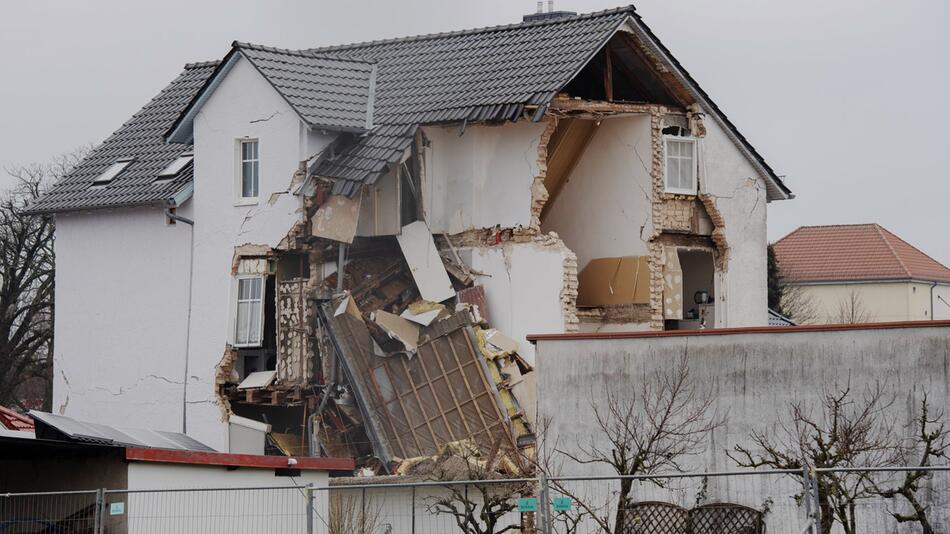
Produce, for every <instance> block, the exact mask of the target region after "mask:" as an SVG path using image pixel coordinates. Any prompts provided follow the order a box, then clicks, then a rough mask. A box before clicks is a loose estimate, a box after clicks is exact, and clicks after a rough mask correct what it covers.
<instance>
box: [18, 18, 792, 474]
mask: <svg viewBox="0 0 950 534" xmlns="http://www.w3.org/2000/svg"><path fill="white" fill-rule="evenodd" d="M791 197H792V194H791V193H790V191H789V190H788V188H787V187H785V186H784V185H783V183H782V181H781V179H780V178H779V177H778V176H777V175H776V174H775V173H774V172H773V171H772V169H771V168H770V167H769V166H768V165H767V164H766V163H765V161H764V160H763V158H762V157H761V156H760V155H759V154H758V152H756V151H755V149H754V148H753V147H752V146H751V144H750V143H749V142H748V141H747V140H746V138H745V137H743V136H742V135H741V134H740V133H739V132H738V130H737V129H736V127H735V126H734V125H733V124H732V123H731V122H730V121H729V120H728V118H726V116H725V115H724V114H723V113H722V111H721V110H720V109H719V108H718V107H717V106H716V105H715V104H714V103H713V102H712V101H711V100H710V99H709V97H708V95H706V93H705V92H704V91H703V90H702V89H701V88H700V87H699V86H698V84H697V83H696V82H695V80H693V79H692V78H691V77H690V76H689V74H688V73H687V72H686V71H685V69H684V68H683V67H682V66H681V65H680V64H679V63H678V62H677V61H676V60H675V59H674V58H673V57H672V55H671V54H670V53H669V51H668V50H667V49H666V48H665V47H664V46H663V45H662V44H661V43H660V42H659V40H658V39H657V37H656V36H655V35H654V34H653V33H652V32H651V31H650V30H649V28H647V26H646V25H645V24H644V23H643V21H642V20H641V18H640V17H639V16H638V15H637V13H636V12H635V11H634V9H633V8H632V7H625V8H619V9H613V10H609V11H602V12H598V13H590V14H581V15H578V14H574V13H567V12H553V13H539V14H535V15H530V16H527V17H525V20H524V21H523V22H521V23H517V24H511V25H506V26H498V27H492V28H483V29H477V30H465V31H459V32H453V33H447V34H436V35H426V36H419V37H409V38H400V39H392V40H386V41H378V42H371V43H361V44H353V45H342V46H336V47H327V48H321V49H308V50H283V49H276V48H269V47H264V46H258V45H251V44H246V43H240V42H235V43H234V45H233V46H232V48H231V50H230V51H229V52H228V53H227V55H226V56H225V57H224V58H223V59H222V60H220V61H217V62H209V63H199V64H190V65H187V66H186V67H185V69H184V71H183V72H182V73H181V74H180V75H179V76H178V77H177V78H176V79H175V80H173V81H172V83H171V84H170V85H169V86H168V87H166V88H165V89H164V90H163V91H162V92H161V93H160V94H159V95H158V96H157V97H156V98H155V99H153V100H152V101H151V102H150V103H149V104H147V105H146V106H145V107H144V108H143V109H142V110H141V111H139V112H138V113H137V114H136V115H135V116H133V118H132V119H131V120H130V121H129V122H127V123H126V124H125V125H123V126H122V128H120V129H119V130H118V131H117V132H116V133H115V134H113V135H112V136H111V137H110V138H109V139H107V140H106V141H105V142H104V143H103V144H102V145H100V146H99V147H98V148H97V149H96V150H95V151H93V153H92V154H91V155H90V156H89V157H88V158H87V159H86V160H85V161H83V162H82V163H81V164H80V165H79V166H78V167H77V168H76V169H75V170H74V171H73V172H72V173H71V174H70V175H69V176H67V177H66V178H65V179H63V180H62V181H61V182H60V183H58V184H56V186H55V187H53V188H52V190H51V191H50V192H49V193H47V194H46V195H45V196H44V197H43V198H41V199H40V200H39V201H38V202H37V203H36V204H34V205H33V206H32V207H31V210H32V211H33V212H34V213H42V214H50V215H54V216H55V217H56V224H57V226H56V231H57V235H56V257H57V278H56V288H57V294H56V299H57V300H56V314H57V316H56V331H55V339H56V349H55V351H56V352H55V385H54V402H53V406H54V410H57V411H58V412H59V413H63V414H68V415H70V416H74V417H78V418H82V419H86V420H103V422H109V421H123V420H137V419H144V420H147V421H149V425H150V426H152V427H156V428H166V429H173V430H183V431H186V432H187V433H189V434H190V435H193V436H195V437H196V438H198V439H200V440H201V441H203V442H205V443H208V444H209V445H211V446H213V447H215V448H218V449H220V450H227V443H226V441H227V432H226V426H225V425H224V422H226V421H227V420H228V417H229V416H230V414H231V413H232V412H233V413H237V414H239V415H242V416H245V417H250V418H252V419H257V420H262V419H266V420H267V421H268V422H269V423H270V424H271V425H272V426H273V428H274V431H275V432H276V433H279V434H285V435H287V436H291V437H289V438H287V439H288V442H290V443H296V445H297V446H300V447H302V448H305V449H307V450H309V451H311V452H314V453H321V452H323V453H327V454H329V455H331V456H339V455H340V454H341V453H340V447H342V446H343V445H342V443H343V442H350V441H361V442H366V443H370V444H371V447H370V448H369V449H368V450H367V449H362V450H355V451H349V452H350V453H351V454H350V455H353V456H359V457H361V458H362V459H363V460H367V461H370V463H372V461H371V460H375V461H377V462H378V463H379V464H381V465H382V468H381V469H382V470H383V471H388V470H389V466H388V465H387V464H388V460H391V458H389V457H388V456H387V455H386V454H385V453H384V451H385V450H388V449H392V450H393V451H395V452H394V454H393V456H400V455H399V454H395V453H396V452H399V450H401V449H400V446H399V445H400V443H402V442H403V441H406V440H412V441H413V446H412V447H409V446H408V445H407V446H406V447H405V448H403V449H402V450H405V451H408V450H409V449H412V450H413V451H417V452H425V453H430V452H432V451H434V450H436V449H437V448H438V446H440V445H444V443H445V442H447V441H450V440H454V439H461V438H465V439H468V438H471V439H476V441H477V440H478V439H483V438H480V437H478V436H476V434H478V432H481V431H480V430H478V429H477V428H476V429H472V428H469V426H468V423H469V422H470V421H468V420H465V417H464V414H463V412H465V409H466V408H465V405H466V403H467V402H469V401H471V402H473V403H474V402H476V401H477V398H475V397H477V396H478V395H477V394H476V393H473V392H472V390H471V388H468V387H467V385H469V384H468V382H466V383H465V384H466V387H463V385H462V383H461V382H458V383H455V384H451V385H450V386H449V389H444V386H446V384H449V383H450V382H451V380H453V378H452V377H453V376H456V375H452V373H451V372H450V371H451V370H449V371H446V370H445V369H444V368H443V369H442V371H441V372H442V373H443V374H442V375H438V376H436V375H434V374H433V373H434V371H433V370H432V369H428V368H426V367H425V366H426V365H427V361H428V362H432V361H433V360H431V359H429V360H427V359H426V358H436V357H437V356H435V355H437V354H439V353H438V351H436V350H433V352H432V354H434V356H426V354H429V352H427V350H428V348H433V349H435V348H437V346H438V345H439V343H441V342H442V341H444V340H445V339H446V338H448V337H450V335H451V332H452V331H455V330H453V329H456V330H457V329H459V328H460V329H461V330H458V331H461V332H468V334H466V335H467V336H469V337H468V338H467V339H475V338H474V337H472V336H476V335H477V336H483V335H489V336H492V335H495V333H496V332H497V333H498V336H500V335H502V334H503V335H504V339H507V340H508V341H510V343H508V342H502V341H498V340H500V339H502V338H501V337H498V336H496V337H495V340H496V341H492V342H491V344H492V346H493V347H495V348H500V351H499V354H501V353H504V354H505V355H507V356H506V357H504V358H501V359H500V360H497V362H498V366H499V367H498V369H503V366H504V365H508V367H507V368H508V369H509V370H510V369H511V368H512V366H513V363H512V362H513V361H515V360H517V362H518V363H519V365H518V366H516V367H520V369H521V371H522V372H523V373H525V375H524V376H525V377H526V376H528V373H530V365H531V363H532V362H533V359H534V354H533V350H534V349H533V347H532V346H531V345H530V344H528V343H527V342H526V341H525V336H526V335H527V334H528V333H535V334H536V333H564V332H572V331H587V332H593V331H617V330H648V329H653V330H660V329H688V328H717V327H735V326H759V325H766V324H767V318H768V315H767V308H766V276H765V273H766V244H767V243H766V211H767V205H768V203H769V202H771V201H774V200H783V199H788V198H791ZM410 229H411V230H410ZM393 236H395V238H394V237H393ZM439 258H441V259H442V261H441V262H440V261H438V259H439ZM340 266H343V267H344V269H343V272H344V273H345V276H343V277H342V278H343V279H342V280H338V277H337V271H339V267H340ZM341 289H342V290H346V291H348V292H349V293H347V294H349V295H350V296H351V297H352V298H350V299H349V300H344V302H343V303H342V304H343V306H340V307H339V310H340V311H338V312H337V313H335V314H334V313H328V312H327V310H329V311H330V312H332V311H333V310H337V309H338V306H339V305H340V304H341V302H340V300H339V295H338V294H339V292H340V291H339V290H341ZM438 303H441V304H438ZM463 303H469V304H472V305H473V308H471V309H477V317H475V318H474V319H472V320H471V321H469V322H466V321H467V320H468V319H465V320H460V321H461V322H459V321H456V322H455V323H452V322H451V321H449V320H448V319H446V320H444V321H436V322H435V323H431V324H430V323H429V322H427V321H430V322H431V321H432V320H433V318H438V319H441V318H443V317H446V316H450V317H456V316H455V315H452V313H453V312H455V313H458V312H459V310H461V309H465V306H462V304H463ZM348 306H349V307H348ZM443 307H444V308H443ZM343 309H347V310H350V311H352V312H353V313H350V314H343V315H340V314H341V313H342V310H343ZM437 309H438V310H443V309H445V312H442V311H435V310H437ZM354 310H355V311H354ZM388 312H394V314H392V316H391V314H389V313H388ZM400 313H401V314H403V315H404V316H411V317H410V319H411V320H409V321H407V320H404V319H401V318H399V317H395V315H396V314H400ZM423 313H431V314H432V315H431V316H430V317H428V318H420V317H421V316H420V315H419V314H423ZM407 314H408V315H407ZM327 316H334V317H343V318H346V317H352V318H356V319H357V321H358V323H359V325H358V328H359V329H361V330H359V332H362V334H360V335H366V337H365V338H363V340H362V342H361V343H362V345H361V347H362V348H360V349H359V350H362V351H364V352H367V353H368V354H369V355H370V360H367V361H369V364H368V365H369V368H368V369H370V371H368V372H373V373H377V372H378V373H381V374H379V375H378V376H374V377H373V378H372V380H371V379H370V377H367V376H364V375H362V374H361V373H358V372H354V369H357V368H358V366H355V364H354V361H355V360H354V359H353V358H351V357H343V358H337V357H336V356H334V354H335V353H337V354H339V353H351V352H352V350H353V349H354V346H350V345H347V344H346V343H344V341H346V340H344V339H343V336H342V335H341V333H340V330H339V328H341V326H340V325H339V324H335V320H334V319H332V317H331V318H330V319H327ZM393 317H395V319H393ZM348 320H349V319H348ZM419 323H421V324H419ZM450 323H451V324H452V325H453V326H451V327H449V326H446V325H447V324H450ZM476 323H477V324H476ZM407 325H408V326H407ZM439 325H441V326H439ZM488 327H491V329H489V328H488ZM367 329H368V332H369V333H368V334H366V332H367ZM359 332H358V333H359ZM381 332H382V333H384V335H383V336H382V337H381V336H380V335H379V334H380V333H381ZM486 332H488V333H487V334H486ZM385 334H388V337H387V336H386V335H385ZM369 335H372V336H373V341H372V343H370V342H369V341H368V339H367V338H368V337H369ZM389 338H393V339H389ZM459 339H465V338H464V336H463V337H461V338H459ZM479 339H481V337H479ZM387 340H388V341H394V340H395V341H398V343H396V346H395V348H394V346H393V345H392V344H391V343H387ZM495 343H498V344H499V345H505V346H506V347H507V348H505V347H499V346H497V345H495ZM472 346H474V345H472ZM357 348H359V347H357ZM482 350H484V346H482ZM348 351H350V352H348ZM384 353H385V354H389V355H390V357H389V358H378V355H380V354H384ZM416 353H417V354H418V355H420V356H419V357H418V358H412V356H413V354H416ZM374 354H375V355H376V356H373V355H374ZM394 354H395V356H393V355H394ZM514 354H518V355H519V356H520V357H519V358H514V359H512V358H513V355H514ZM463 356H464V355H463ZM372 358H378V361H377V360H372ZM393 358H397V359H393ZM506 358H507V359H506ZM383 360H386V361H387V362H389V363H387V364H386V365H395V366H397V367H398V368H399V369H405V370H406V371H405V373H406V375H405V376H404V375H399V376H395V374H393V373H396V372H397V371H394V370H393V369H391V368H389V367H386V366H384V365H383V364H381V363H379V362H381V361H383ZM462 360H464V358H462V359H461V360H460V359H456V360H455V361H458V362H459V371H458V372H459V374H460V375H461V374H462V373H463V368H464V367H466V366H465V364H464V361H462ZM476 360H480V358H476ZM492 361H496V360H492ZM374 362H376V363H374ZM392 362H397V363H392ZM503 362H506V363H503ZM478 365H479V366H480V365H482V364H481V363H479V364H478ZM354 366H355V367H354ZM417 366H418V367H417ZM381 369H386V370H385V371H381ZM433 369H434V368H433ZM252 371H257V372H259V373H264V374H259V375H254V376H252V381H251V382H253V384H251V383H245V384H244V385H243V386H236V385H235V384H236V382H239V381H242V380H244V379H245V378H246V377H247V376H249V375H250V374H251V373H252ZM482 371H483V372H487V373H488V374H491V375H493V376H494V375H495V374H496V373H494V370H493V368H491V367H490V366H489V367H488V368H484V369H482ZM398 372H399V373H402V371H398ZM387 373H388V374H387ZM519 376H520V375H519ZM499 377H500V378H499ZM510 377H511V375H510V373H508V372H504V373H502V374H501V375H498V376H494V382H492V381H491V380H488V381H484V382H485V387H486V388H487V389H486V390H485V394H486V395H488V396H489V397H491V398H494V399H495V400H496V402H495V403H494V408H492V410H493V412H492V413H494V414H495V415H496V416H497V419H498V421H499V423H498V424H502V425H503V426H502V427H497V426H494V425H495V423H492V422H491V421H484V420H483V421H481V422H480V424H482V425H483V426H484V428H483V429H482V430H484V431H485V432H486V433H490V432H492V431H494V430H492V429H497V428H505V425H507V427H508V428H509V429H510V428H514V430H512V431H511V433H512V435H513V439H514V438H517V440H518V441H519V443H521V441H523V440H522V438H523V437H525V436H527V435H529V434H530V428H529V427H527V426H525V425H528V424H529V423H530V421H528V420H529V419H530V416H526V415H525V412H526V411H527V412H530V411H531V410H530V407H529V405H530V404H531V402H532V401H531V400H530V397H531V394H528V393H524V391H525V389H530V388H529V387H528V386H524V385H523V389H522V393H518V392H517V391H516V390H515V389H512V390H511V391H514V393H511V396H513V397H518V396H520V397H521V401H520V404H521V406H520V407H518V406H517V404H518V403H517V402H516V401H517V399H512V398H509V394H508V393H507V392H508V391H509V388H513V387H514V386H513V385H512V383H511V378H510ZM442 378H444V382H441V383H439V380H442ZM523 378H524V377H523ZM473 380H474V378H473ZM526 380H527V379H526ZM489 382H491V383H489ZM519 383H520V382H519ZM528 383H530V380H527V381H526V382H524V384H528ZM425 385H428V386H431V390H432V394H433V395H434V396H435V397H436V401H437V402H436V403H435V404H438V405H439V408H438V409H436V408H433V407H432V405H433V403H432V402H425V400H426V399H418V398H416V399H415V400H413V399H412V398H411V397H412V396H413V394H418V392H419V391H420V390H421V388H423V386H425ZM252 386H253V387H252ZM439 388H443V389H439ZM407 391H409V392H412V393H406V392H407ZM439 395H441V397H439ZM469 395H474V397H472V398H469ZM354 396H355V397H356V401H357V402H356V405H358V406H359V407H360V410H362V411H360V410H357V409H356V408H354V404H353V402H351V401H352V400H353V398H354ZM397 401H398V402H397ZM410 401H411V402H416V401H418V405H419V406H421V408H419V409H421V410H422V415H424V416H425V417H423V419H425V421H427V423H426V424H428V421H430V420H431V419H432V417H434V416H436V415H438V414H433V413H428V412H426V410H433V411H437V412H440V413H441V414H442V415H443V416H445V415H446V413H448V412H449V411H450V410H452V409H456V410H457V412H456V414H455V415H463V417H461V419H463V420H465V428H462V427H459V428H455V429H453V428H450V427H447V428H432V427H431V426H430V427H429V428H427V429H425V431H424V432H423V431H419V430H418V429H409V430H406V429H405V428H402V427H400V425H399V424H396V423H400V421H396V420H399V419H400V418H402V417H405V418H406V419H407V420H409V419H411V414H409V413H408V412H407V410H408V408H406V403H409V402H410ZM396 406H401V407H402V408H401V409H402V412H399V411H398V410H397V408H396ZM414 406H415V405H414ZM453 406H454V408H453ZM484 409H488V408H487V407H486V408H484ZM526 409H527V410H526ZM331 412H332V415H330V414H331ZM397 412H398V413H397ZM314 414H316V415H314ZM473 417H474V416H473ZM445 419H446V420H447V421H456V420H459V419H460V418H459V417H454V416H453V417H445ZM304 421H307V422H306V423H304ZM519 421H520V422H519ZM400 424H401V423H400ZM446 424H447V425H449V424H450V423H448V422H447V423H446ZM519 425H522V426H521V427H519ZM410 426H411V425H410ZM413 428H414V427H413ZM519 428H520V429H521V430H518V429H519ZM293 436H295V438H294V437H293ZM354 436H362V437H364V438H368V439H362V440H356V439H350V438H353V437H354ZM344 438H346V439H344ZM397 442H399V443H397ZM402 444H403V445H405V443H402ZM519 446H521V445H520V444H519ZM381 451H383V452H381ZM331 453H335V454H331Z"/></svg>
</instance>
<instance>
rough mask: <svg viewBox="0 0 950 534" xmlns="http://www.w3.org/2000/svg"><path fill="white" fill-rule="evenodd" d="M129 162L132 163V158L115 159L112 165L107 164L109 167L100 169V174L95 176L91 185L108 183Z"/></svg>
mask: <svg viewBox="0 0 950 534" xmlns="http://www.w3.org/2000/svg"><path fill="white" fill-rule="evenodd" d="M131 163H132V158H122V159H117V160H116V161H115V163H113V164H112V165H109V168H107V169H106V170H104V171H102V174H100V175H99V176H96V179H95V180H93V181H92V185H106V184H108V183H109V182H111V181H112V180H114V179H115V177H116V176H118V175H119V174H121V173H122V171H124V170H125V168H126V167H128V166H129V165H130V164H131Z"/></svg>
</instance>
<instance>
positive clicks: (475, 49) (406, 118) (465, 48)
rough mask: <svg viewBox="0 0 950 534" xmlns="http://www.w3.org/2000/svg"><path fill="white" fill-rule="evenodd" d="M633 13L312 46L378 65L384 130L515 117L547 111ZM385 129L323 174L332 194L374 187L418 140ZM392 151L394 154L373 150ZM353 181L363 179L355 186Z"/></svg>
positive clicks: (407, 132)
mask: <svg viewBox="0 0 950 534" xmlns="http://www.w3.org/2000/svg"><path fill="white" fill-rule="evenodd" d="M632 13H633V8H632V7H624V8H619V9H613V10H609V11H602V12H599V13H590V14H585V15H576V16H568V17H564V18H560V19H553V20H545V21H539V22H525V23H520V24H510V25H506V26H495V27H491V28H481V29H476V30H465V31H458V32H450V33H441V34H433V35H424V36H419V37H406V38H401V39H391V40H387V41H375V42H369V43H359V44H353V45H344V46H335V47H327V48H317V49H311V50H308V51H307V52H309V53H313V54H319V55H328V54H335V55H339V56H340V57H348V58H360V59H365V60H369V61H374V62H376V63H377V64H378V69H379V70H378V76H377V84H376V94H375V120H376V122H377V123H379V124H382V125H390V126H392V125H417V124H427V123H439V122H460V121H465V120H468V121H480V120H515V119H518V118H519V117H521V116H522V114H523V112H524V110H525V106H529V105H543V104H545V103H547V102H548V101H549V100H550V99H551V98H552V97H554V96H555V95H556V94H557V92H558V90H560V89H561V88H562V87H563V86H564V85H565V84H566V83H567V82H568V81H570V80H571V78H573V77H574V76H575V75H576V74H577V72H578V71H579V70H580V69H581V68H582V67H583V66H584V64H585V63H586V62H587V61H588V59H589V58H590V57H591V56H592V55H593V54H595V53H596V52H597V51H598V50H599V49H600V47H601V46H602V45H603V44H604V42H606V40H607V39H608V38H609V37H610V36H611V35H612V34H613V32H614V30H616V29H617V28H618V27H619V26H620V24H621V23H623V22H624V21H625V20H626V18H627V17H628V16H630V15H631V14H632ZM396 130H397V129H396V128H394V127H393V128H381V129H380V130H379V133H381V134H383V135H384V136H385V139H383V140H380V139H375V136H376V135H377V132H373V133H371V134H370V136H369V137H368V138H366V139H363V140H362V141H360V142H359V143H357V144H356V145H354V146H353V147H352V148H351V149H350V150H348V151H345V152H343V153H342V154H341V155H340V156H338V157H337V158H336V159H334V160H332V161H330V160H327V161H324V162H322V163H321V164H320V165H319V166H318V167H317V169H316V170H315V174H317V175H319V176H325V177H329V178H338V179H340V180H339V181H337V182H336V184H335V185H334V189H333V192H334V193H336V194H352V193H353V192H355V191H356V190H357V189H358V184H359V183H373V182H375V181H376V180H377V179H378V178H379V176H381V174H382V173H383V172H385V170H386V168H387V165H388V164H390V163H392V162H393V161H394V160H395V159H397V158H399V157H400V156H401V155H402V153H403V151H404V150H405V148H406V147H408V146H409V145H410V143H411V141H412V138H411V135H412V133H413V132H414V129H411V128H405V129H403V130H402V131H403V132H404V134H403V135H401V136H399V135H395V134H394V132H395V131H396ZM381 145H382V146H384V147H385V148H387V149H388V150H373V149H374V148H380V146H381ZM353 182H355V183H353Z"/></svg>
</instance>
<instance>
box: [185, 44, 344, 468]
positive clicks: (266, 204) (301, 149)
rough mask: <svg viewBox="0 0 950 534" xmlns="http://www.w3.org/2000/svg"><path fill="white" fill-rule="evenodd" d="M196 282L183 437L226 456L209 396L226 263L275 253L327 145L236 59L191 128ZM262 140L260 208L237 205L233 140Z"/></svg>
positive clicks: (227, 321) (226, 311)
mask: <svg viewBox="0 0 950 534" xmlns="http://www.w3.org/2000/svg"><path fill="white" fill-rule="evenodd" d="M194 135H195V175H196V179H195V197H194V200H193V202H194V213H195V220H196V224H195V281H194V287H195V290H194V297H193V298H194V312H193V321H192V328H191V363H190V372H189V380H190V382H189V389H188V395H189V403H190V404H189V411H188V432H189V434H192V435H193V436H195V437H196V438H198V439H199V440H201V441H203V442H205V443H207V444H208V445H210V446H212V447H214V448H216V449H219V450H227V432H226V430H227V426H226V425H225V424H224V423H223V422H222V413H221V409H220V407H219V406H217V405H216V399H215V395H214V368H215V366H216V365H217V364H218V362H219V361H220V360H221V356H222V355H223V353H224V348H225V343H227V342H228V341H229V339H230V338H231V336H232V334H233V321H232V317H231V312H230V310H231V309H232V306H231V300H232V298H233V296H232V294H231V291H232V287H233V284H232V277H231V275H230V273H231V262H232V259H233V255H234V247H235V245H242V244H261V245H268V246H271V247H275V246H277V245H278V244H279V242H280V240H281V239H282V238H283V237H284V236H285V235H286V234H287V231H288V230H290V228H291V227H292V226H293V224H294V223H295V222H296V221H297V220H298V219H299V218H300V217H301V213H300V212H299V210H300V209H301V207H302V204H301V199H300V197H296V196H294V195H292V194H290V193H289V192H288V190H289V187H290V183H291V179H292V177H293V174H294V172H295V171H296V170H297V167H298V165H299V162H300V161H301V160H303V159H306V158H308V157H309V156H311V155H312V154H314V153H315V152H318V151H319V150H321V149H322V148H323V147H325V146H326V145H327V144H328V143H329V141H330V140H331V138H330V137H328V136H325V135H323V134H320V133H317V132H308V131H307V129H306V128H304V127H302V125H301V121H300V119H299V118H298V117H297V115H296V114H295V113H294V111H293V110H292V109H290V107H289V106H288V105H287V103H286V102H285V101H284V100H283V99H282V98H281V97H280V96H279V95H278V94H277V93H276V92H275V91H274V90H273V88H272V87H271V86H270V85H269V84H268V83H267V81H266V80H264V78H263V77H261V76H260V74H259V73H258V72H257V71H256V70H255V69H254V68H253V66H251V65H250V64H249V63H247V62H246V61H245V60H243V59H241V60H239V61H238V62H237V64H235V65H234V67H233V68H232V69H231V71H230V72H229V73H228V74H227V76H226V77H225V78H224V80H223V81H222V83H221V85H220V86H219V87H218V88H217V90H216V91H215V92H214V93H213V94H212V95H211V97H210V98H209V99H208V101H207V102H206V103H205V105H204V106H203V107H202V109H201V110H200V112H199V113H198V114H197V117H196V118H195V122H194ZM242 137H249V138H256V139H258V140H259V150H260V159H261V162H260V203H259V204H257V205H252V206H241V205H236V203H235V201H236V191H235V184H236V177H237V168H236V165H237V153H236V140H237V139H239V138H242Z"/></svg>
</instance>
